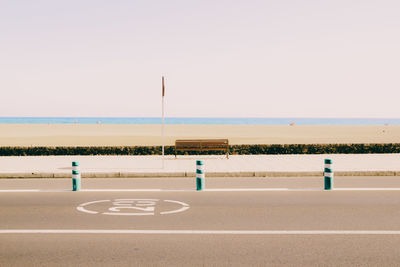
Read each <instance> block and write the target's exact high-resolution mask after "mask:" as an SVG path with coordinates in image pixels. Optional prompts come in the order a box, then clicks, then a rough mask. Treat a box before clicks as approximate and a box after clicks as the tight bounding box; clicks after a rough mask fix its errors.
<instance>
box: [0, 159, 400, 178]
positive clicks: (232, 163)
mask: <svg viewBox="0 0 400 267" xmlns="http://www.w3.org/2000/svg"><path fill="white" fill-rule="evenodd" d="M326 158H329V159H332V160H333V170H334V172H335V175H341V176H368V175H374V176H376V175H392V176H400V154H331V155H232V156H230V158H229V159H226V158H225V156H223V155H221V156H207V155H205V156H178V158H177V159H176V158H175V157H174V156H166V157H165V160H164V161H163V160H162V157H161V156H29V157H0V178H69V177H71V169H72V167H71V163H72V161H79V164H80V170H81V173H82V177H86V178H107V177H110V178H111V177H193V176H195V170H196V160H197V159H202V160H204V164H205V171H206V176H207V177H230V176H231V177H238V176H242V177H268V176H275V177H276V176H286V177H289V176H317V175H318V176H320V175H322V174H323V168H324V159H326Z"/></svg>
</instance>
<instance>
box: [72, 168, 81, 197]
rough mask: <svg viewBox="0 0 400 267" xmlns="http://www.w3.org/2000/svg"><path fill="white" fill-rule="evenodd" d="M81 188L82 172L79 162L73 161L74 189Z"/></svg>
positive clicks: (78, 189)
mask: <svg viewBox="0 0 400 267" xmlns="http://www.w3.org/2000/svg"><path fill="white" fill-rule="evenodd" d="M80 190H81V174H80V172H79V162H77V161H73V162H72V191H80Z"/></svg>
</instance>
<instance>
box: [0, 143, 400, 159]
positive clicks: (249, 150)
mask: <svg viewBox="0 0 400 267" xmlns="http://www.w3.org/2000/svg"><path fill="white" fill-rule="evenodd" d="M164 151H165V154H166V155H174V154H175V149H174V146H166V147H165V150H164ZM229 151H230V154H231V155H261V154H266V155H284V154H370V153H400V143H394V144H272V145H232V146H230V147H229ZM200 154H202V155H223V154H225V152H224V151H204V152H201V153H200V151H184V152H181V151H180V152H178V155H200ZM49 155H161V146H122V147H121V146H120V147H118V146H116V147H114V146H107V147H0V156H49Z"/></svg>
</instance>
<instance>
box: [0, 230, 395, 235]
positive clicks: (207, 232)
mask: <svg viewBox="0 0 400 267" xmlns="http://www.w3.org/2000/svg"><path fill="white" fill-rule="evenodd" d="M0 234H168V235H170V234H178V235H179V234H189V235H400V230H70V229H12V230H11V229H8V230H0Z"/></svg>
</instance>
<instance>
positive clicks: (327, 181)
mask: <svg viewBox="0 0 400 267" xmlns="http://www.w3.org/2000/svg"><path fill="white" fill-rule="evenodd" d="M324 189H325V190H332V189H333V171H332V160H331V159H325V168H324Z"/></svg>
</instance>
